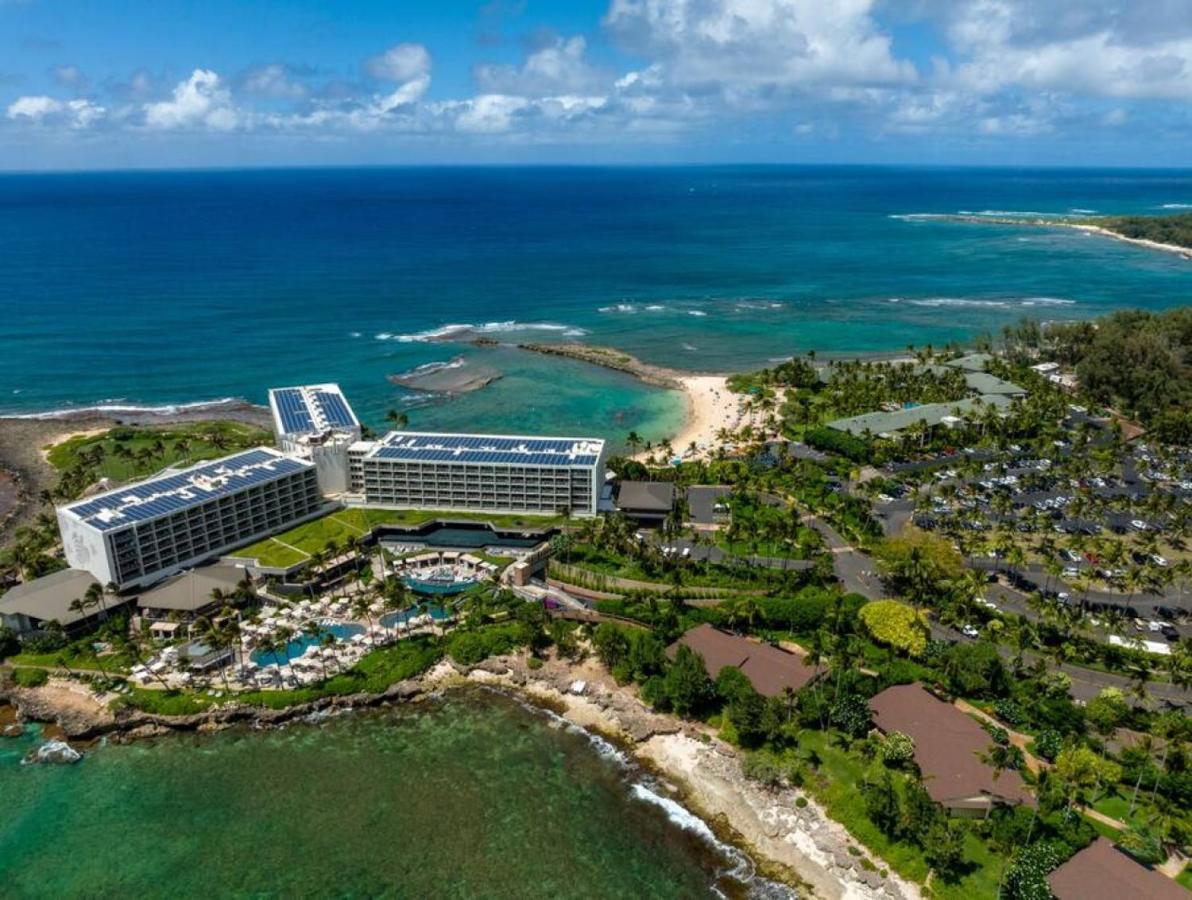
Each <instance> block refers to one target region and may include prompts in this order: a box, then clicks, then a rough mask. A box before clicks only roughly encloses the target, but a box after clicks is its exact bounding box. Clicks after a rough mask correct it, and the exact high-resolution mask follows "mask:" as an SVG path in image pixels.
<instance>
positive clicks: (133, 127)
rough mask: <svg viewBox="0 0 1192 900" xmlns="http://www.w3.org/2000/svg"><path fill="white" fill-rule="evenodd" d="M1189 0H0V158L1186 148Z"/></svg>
mask: <svg viewBox="0 0 1192 900" xmlns="http://www.w3.org/2000/svg"><path fill="white" fill-rule="evenodd" d="M1190 113H1192V2H1189V0H1133V2H1131V0H832V2H827V0H565V2H564V0H482V2H464V0H436V2H413V0H391V2H350V0H340V2H332V0H289V2H285V3H282V2H259V0H258V2H254V0H240V2H232V0H206V2H202V3H198V2H182V0H156V2H152V3H150V2H144V3H141V2H127V0H109V2H104V3H95V2H73V0H0V168H2V169H16V170H26V169H47V168H48V169H55V168H65V169H78V168H121V167H175V166H204V165H211V166H229V165H232V166H235V165H245V166H248V165H320V164H385V163H394V164H401V163H427V162H448V163H453V162H459V163H483V162H495V163H513V162H530V163H541V162H546V163H576V162H599V163H633V162H646V163H662V162H842V163H906V162H917V163H930V164H1044V165H1127V166H1179V165H1186V164H1187V163H1188V161H1189V160H1192V140H1190V139H1189V134H1190V133H1192V130H1190V129H1189V125H1190V124H1192V115H1190Z"/></svg>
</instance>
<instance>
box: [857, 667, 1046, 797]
mask: <svg viewBox="0 0 1192 900" xmlns="http://www.w3.org/2000/svg"><path fill="white" fill-rule="evenodd" d="M869 708H870V709H871V710H872V711H873V721H874V724H875V725H876V726H877V729H878V731H880V732H881V733H882V734H890V733H891V732H893V731H898V732H901V733H902V734H905V735H906V736H907V737H909V738H910V739H911V740H912V741H914V744H915V764H916V765H918V767H919V771H920V772H921V773H922V774H923V786H924V787H925V788H926V789H927V793H928V795H929V796H930V797H931V799H932V800H934V801H935V802H936V803H939V804H940V805H941V806H943V807H944V808H945V809H946V810H947V811H948V812H950V813H951V814H952V815H958V816H965V817H969V818H979V817H984V816H987V815H989V813H990V812H991V811H992V809H993V807H994V806H996V805H998V804H1002V805H1009V806H1014V805H1017V804H1019V803H1029V804H1033V803H1034V798H1033V797H1031V795H1030V792H1029V791H1027V789H1026V785H1025V784H1024V783H1023V781H1022V777H1021V776H1020V775H1019V774H1018V773H1017V772H1015V771H1014V770H1012V769H1011V770H1007V771H1004V772H1000V773H997V772H995V771H994V770H993V767H992V766H990V765H989V764H987V763H985V762H982V760H981V757H982V755H983V754H985V753H986V752H988V750H989V746H990V744H992V743H993V738H992V737H990V736H989V734H988V733H987V732H986V731H985V729H984V728H982V727H981V726H980V725H978V724H977V723H976V722H975V721H973V720H972V719H971V718H969V717H968V716H967V715H965V714H964V713H963V712H961V711H960V710H959V709H957V708H956V707H955V706H952V705H951V704H950V703H945V702H944V701H942V700H938V699H936V698H935V697H934V696H932V695H931V694H929V693H928V692H927V691H926V690H924V689H923V688H922V687H920V686H919V685H917V684H900V685H896V686H894V687H891V688H887V689H886V690H884V691H882V692H881V693H880V694H878V695H877V696H876V697H873V698H872V699H871V700H870V701H869Z"/></svg>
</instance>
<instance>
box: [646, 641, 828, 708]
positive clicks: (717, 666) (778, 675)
mask: <svg viewBox="0 0 1192 900" xmlns="http://www.w3.org/2000/svg"><path fill="white" fill-rule="evenodd" d="M680 644H682V645H684V646H686V647H690V648H691V649H692V650H694V651H695V652H696V653H698V654H699V655H700V656H701V657H703V660H704V668H705V669H706V670H707V672H708V677H709V678H716V676H718V675H719V674H720V670H721V669H723V668H724V667H725V666H736V667H737V668H738V669H740V670H741V673H742V674H743V675H745V677H746V678H748V679H749V681H750V682H751V683H752V684H753V687H754V690H756V691H757V692H758V693H759V694H762V695H764V696H766V697H776V696H778V695H779V694H781V693H782V692H783V690H784V689H785V688H788V687H789V688H790V689H791V690H794V691H797V690H799V689H800V688H801V687H803V686H805V685H806V684H807V683H808V682H809V681H811V680H812V679H813V678H815V676H816V675H817V674H818V673H819V670H818V669H814V668H812V667H811V666H809V665H807V664H806V663H805V662H803V660H802V659H800V658H799V657H798V656H796V655H795V654H793V653H787V652H786V651H785V650H779V649H778V648H777V647H772V646H770V645H769V644H761V643H758V642H757V641H751V640H748V639H747V638H743V637H738V636H736V635H733V634H726V633H725V632H723V631H720V630H719V629H716V628H713V627H712V626H711V625H708V624H707V623H705V624H703V625H699V626H697V627H695V628H693V629H691V631H688V632H687V633H686V634H684V635H683V636H682V637H681V638H679V639H678V640H677V641H675V642H674V643H673V644H671V645H670V646H669V647H668V648H667V649H666V653H667V656H669V657H671V658H674V655H675V653H677V652H678V650H679V645H680Z"/></svg>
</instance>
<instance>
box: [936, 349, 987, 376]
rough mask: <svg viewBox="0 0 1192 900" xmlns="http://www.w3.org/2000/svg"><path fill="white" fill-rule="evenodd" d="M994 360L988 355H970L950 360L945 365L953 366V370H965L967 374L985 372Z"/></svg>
mask: <svg viewBox="0 0 1192 900" xmlns="http://www.w3.org/2000/svg"><path fill="white" fill-rule="evenodd" d="M992 359H993V357H992V356H991V355H990V354H988V353H970V354H968V355H967V356H962V357H960V358H959V359H953V360H949V361H948V362H946V363H944V365H945V366H951V367H952V368H953V369H964V370H965V371H966V372H984V371H985V367H986V366H987V365H988V364H989V362H990V361H991V360H992Z"/></svg>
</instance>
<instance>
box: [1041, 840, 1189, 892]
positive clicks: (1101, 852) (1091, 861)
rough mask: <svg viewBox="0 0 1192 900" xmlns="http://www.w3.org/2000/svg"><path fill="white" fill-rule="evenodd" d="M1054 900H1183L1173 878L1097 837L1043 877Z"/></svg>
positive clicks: (1183, 890)
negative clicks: (1138, 899) (1132, 899)
mask: <svg viewBox="0 0 1192 900" xmlns="http://www.w3.org/2000/svg"><path fill="white" fill-rule="evenodd" d="M1047 883H1048V885H1050V886H1051V893H1052V894H1054V895H1055V897H1056V900H1125V898H1127V897H1147V898H1149V900H1181V898H1183V900H1187V897H1188V892H1187V891H1186V890H1185V889H1184V888H1182V887H1181V886H1180V885H1179V883H1178V882H1176V881H1175V880H1174V879H1171V878H1168V877H1166V876H1165V875H1161V874H1160V873H1158V872H1156V871H1155V870H1154V869H1152V868H1150V867H1148V866H1144V865H1142V863H1139V862H1136V861H1135V860H1134V859H1133V858H1132V857H1130V856H1129V855H1127V854H1126V852H1125V851H1123V850H1119V849H1118V848H1117V847H1116V846H1114V844H1113V842H1112V841H1109V840H1107V839H1105V838H1103V837H1099V838H1097V839H1096V840H1095V841H1093V842H1092V843H1091V844H1089V845H1088V846H1087V847H1085V848H1084V849H1083V850H1081V851H1080V852H1079V853H1077V854H1076V855H1075V856H1073V857H1072V858H1071V859H1070V860H1068V861H1067V862H1066V863H1064V864H1063V865H1062V866H1060V867H1059V868H1058V869H1056V870H1055V871H1054V872H1052V873H1051V874H1050V875H1048V876H1047Z"/></svg>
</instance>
